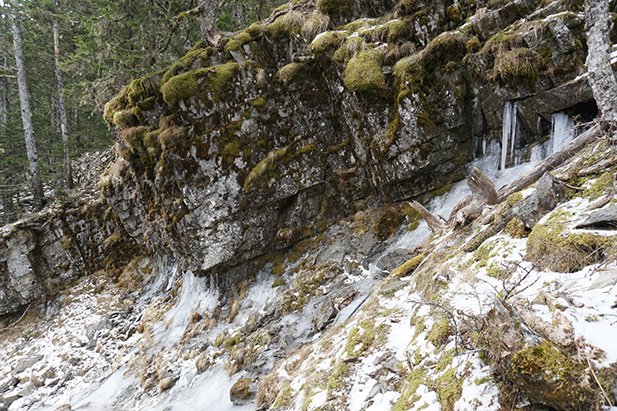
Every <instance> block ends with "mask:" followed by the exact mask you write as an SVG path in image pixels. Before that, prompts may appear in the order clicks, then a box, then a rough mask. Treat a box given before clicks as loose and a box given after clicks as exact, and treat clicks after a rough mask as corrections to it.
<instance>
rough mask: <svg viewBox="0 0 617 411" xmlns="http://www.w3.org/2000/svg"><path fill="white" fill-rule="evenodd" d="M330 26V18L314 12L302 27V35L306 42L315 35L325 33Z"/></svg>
mask: <svg viewBox="0 0 617 411" xmlns="http://www.w3.org/2000/svg"><path fill="white" fill-rule="evenodd" d="M329 24H330V18H329V17H328V16H326V15H324V14H321V13H318V12H314V13H311V15H310V17H309V18H308V19H306V21H305V22H304V24H303V25H302V34H303V35H304V38H305V39H307V40H311V39H313V38H314V37H315V36H316V35H317V34H319V33H321V32H323V31H325V30H326V29H327V28H328V25H329Z"/></svg>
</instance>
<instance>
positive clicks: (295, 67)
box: [276, 63, 304, 85]
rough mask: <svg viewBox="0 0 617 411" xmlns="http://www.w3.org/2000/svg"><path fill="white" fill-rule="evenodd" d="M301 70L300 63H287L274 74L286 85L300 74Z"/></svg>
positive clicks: (301, 65)
mask: <svg viewBox="0 0 617 411" xmlns="http://www.w3.org/2000/svg"><path fill="white" fill-rule="evenodd" d="M303 68H304V64H302V63H289V64H287V65H285V66H283V67H281V68H280V69H279V71H277V72H276V77H277V78H278V79H279V80H281V81H282V82H283V84H285V85H288V84H290V83H292V82H293V81H294V80H295V79H296V78H297V77H298V74H300V73H301V72H302V69H303Z"/></svg>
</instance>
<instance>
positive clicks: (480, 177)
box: [448, 167, 499, 226]
mask: <svg viewBox="0 0 617 411" xmlns="http://www.w3.org/2000/svg"><path fill="white" fill-rule="evenodd" d="M467 185H468V186H469V188H470V189H471V196H469V197H467V198H465V199H464V200H463V201H461V202H460V203H459V204H458V205H457V206H456V207H454V210H452V213H451V214H450V218H449V219H448V224H450V225H452V224H453V225H455V226H456V225H464V224H466V223H467V222H469V221H471V220H474V219H476V218H477V217H478V216H479V215H480V214H481V213H482V209H483V208H484V206H485V205H492V204H497V203H498V199H499V195H498V194H497V189H496V188H495V184H493V182H492V181H491V179H490V178H489V177H488V176H487V175H486V174H484V173H483V172H482V170H480V169H479V168H477V167H474V168H473V169H472V170H471V173H470V174H469V176H468V177H467Z"/></svg>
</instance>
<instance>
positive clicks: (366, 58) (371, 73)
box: [343, 50, 386, 92]
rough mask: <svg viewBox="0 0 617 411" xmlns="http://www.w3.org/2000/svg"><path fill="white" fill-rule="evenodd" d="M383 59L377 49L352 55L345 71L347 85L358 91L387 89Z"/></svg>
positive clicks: (348, 87) (344, 79) (350, 88)
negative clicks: (382, 67)
mask: <svg viewBox="0 0 617 411" xmlns="http://www.w3.org/2000/svg"><path fill="white" fill-rule="evenodd" d="M381 59H382V57H381V54H379V52H377V51H375V50H365V51H361V52H360V53H358V54H357V55H355V56H354V57H352V58H351V59H350V60H349V62H348V63H347V67H345V71H344V73H343V81H344V83H345V87H347V89H348V90H351V91H356V92H378V91H383V90H385V89H386V80H385V76H384V74H383V72H382V71H381Z"/></svg>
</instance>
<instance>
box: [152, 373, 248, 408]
mask: <svg viewBox="0 0 617 411" xmlns="http://www.w3.org/2000/svg"><path fill="white" fill-rule="evenodd" d="M242 377H243V374H242V373H238V374H236V375H235V376H234V377H233V378H230V377H229V376H228V375H227V372H226V371H225V370H224V369H223V367H221V366H219V367H216V368H214V369H212V370H209V371H206V372H205V373H204V374H202V375H200V376H198V377H197V378H196V379H195V380H194V381H193V383H192V384H190V385H189V386H188V387H179V388H181V389H177V390H174V389H172V391H171V395H170V396H169V397H167V398H165V399H164V400H163V401H162V402H158V401H157V402H156V403H155V404H153V405H152V408H149V409H151V410H153V411H211V410H212V411H230V410H233V411H249V410H254V409H255V407H254V405H252V404H247V405H244V406H236V405H234V404H233V403H232V402H231V400H230V399H229V390H230V388H231V387H232V385H233V384H234V383H235V382H236V381H237V380H239V379H240V378H242Z"/></svg>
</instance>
